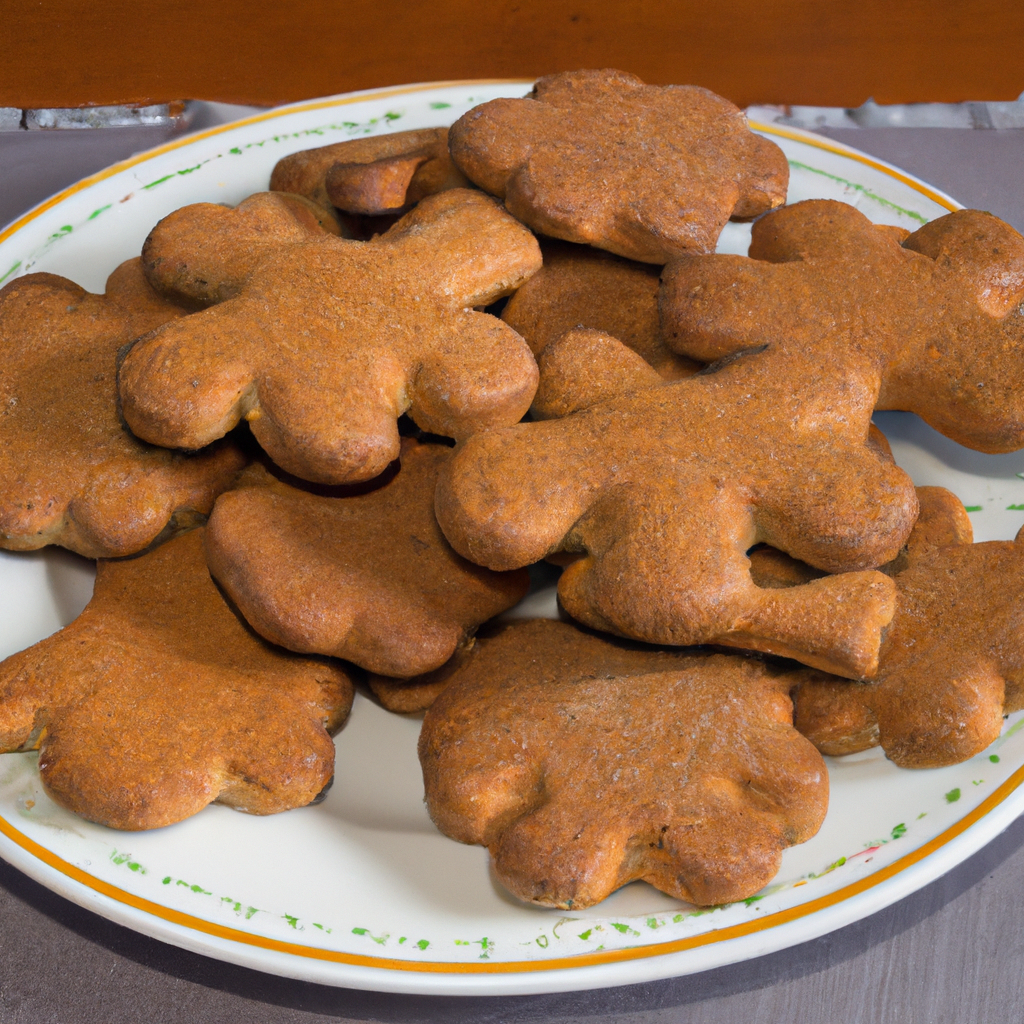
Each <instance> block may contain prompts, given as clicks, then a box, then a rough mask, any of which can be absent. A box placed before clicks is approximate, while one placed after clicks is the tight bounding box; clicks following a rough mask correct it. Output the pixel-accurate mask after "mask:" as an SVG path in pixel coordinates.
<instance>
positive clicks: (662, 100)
mask: <svg viewBox="0 0 1024 1024" xmlns="http://www.w3.org/2000/svg"><path fill="white" fill-rule="evenodd" d="M449 146H450V149H451V154H452V157H453V159H454V160H455V163H456V164H457V165H458V166H459V168H460V169H461V170H462V172H463V173H464V174H465V175H466V176H467V177H468V178H469V179H470V180H471V181H473V182H475V183H476V184H477V185H479V186H480V187H481V188H483V189H485V190H486V191H488V192H490V193H491V194H492V195H496V196H499V197H501V198H502V199H504V201H505V205H506V207H507V208H508V211H509V212H510V213H511V214H512V215H513V216H515V217H518V218H519V219H520V220H521V221H522V222H523V223H524V224H528V225H529V226H530V227H532V228H533V229H534V230H535V231H538V232H540V233H541V234H544V235H550V236H552V237H554V238H561V239H564V240H565V241H568V242H583V243H586V244H588V245H594V246H597V247H598V248H599V249H607V250H608V251H609V252H614V253H617V254H618V255H620V256H626V257H628V258H630V259H634V260H640V261H642V262H645V263H666V262H667V261H668V260H670V259H672V257H674V256H679V255H681V254H683V253H689V252H712V251H713V250H714V248H715V244H716V242H717V241H718V236H719V234H720V233H721V231H722V228H723V227H724V226H725V223H726V221H728V219H729V218H730V217H732V216H735V217H756V216H758V215H759V214H761V213H764V212H765V211H766V210H770V209H772V207H775V206H779V205H781V204H782V203H783V202H785V199H786V187H787V185H788V183H789V165H788V164H787V162H786V158H785V156H784V155H783V153H782V150H781V149H779V147H778V146H776V145H775V144H774V143H773V142H769V141H768V140H767V139H763V138H761V137H760V136H758V135H755V134H754V133H753V132H751V131H750V129H749V128H748V126H747V121H746V118H745V117H744V115H743V112H742V111H741V110H739V109H738V108H737V107H734V106H733V105H732V104H731V103H730V102H729V101H728V100H724V99H722V98H721V97H720V96H716V95H715V94H714V93H712V92H709V91H708V90H707V89H700V88H698V87H696V86H679V85H670V86H653V85H644V83H643V82H641V81H640V79H638V78H635V77H634V76H633V75H628V74H626V73H625V72H622V71H611V70H604V71H571V72H566V73H564V74H559V75H549V76H548V77H546V78H541V79H539V80H538V81H537V83H536V85H535V86H534V88H533V91H532V92H531V93H530V95H529V96H527V97H525V98H524V99H498V100H491V101H490V102H489V103H484V104H481V105H480V106H479V107H475V108H474V109H473V110H471V111H469V113H467V114H464V115H463V116H462V117H461V118H459V120H458V121H456V122H455V124H454V125H452V127H451V129H450V132H449Z"/></svg>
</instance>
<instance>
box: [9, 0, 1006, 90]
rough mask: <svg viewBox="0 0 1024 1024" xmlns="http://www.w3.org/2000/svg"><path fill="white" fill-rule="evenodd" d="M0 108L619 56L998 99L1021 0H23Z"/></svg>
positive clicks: (762, 80)
mask: <svg viewBox="0 0 1024 1024" xmlns="http://www.w3.org/2000/svg"><path fill="white" fill-rule="evenodd" d="M0 60H2V64H0V67H3V73H2V75H0V106H12V107H22V108H37V107H54V106H84V105H94V104H112V103H155V102H166V101H168V100H173V99H206V100H219V101H222V102H230V103H251V104H275V103H281V102H285V101H291V100H299V99H304V98H308V97H311V96H319V95H329V94H332V93H336V92H343V91H348V90H352V89H365V88H372V87H375V86H383V85H394V84H403V83H407V82H416V81H432V80H439V79H456V78H503V77H531V76H535V75H541V74H546V73H549V72H552V71H559V70H566V69H571V68H576V67H619V68H623V69H625V70H629V71H632V72H633V73H635V74H638V75H639V76H640V77H641V78H643V79H645V80H646V81H649V82H652V83H668V82H677V83H695V84H699V85H704V86H707V87H709V88H711V89H714V90H715V91H716V92H719V93H721V94H723V95H725V96H727V97H728V98H729V99H731V100H733V101H734V102H736V103H738V104H741V105H746V104H749V103H755V102H770V103H794V104H816V105H827V106H857V105H859V104H860V103H862V102H864V101H865V100H866V99H868V98H869V97H873V98H874V99H875V100H877V101H878V102H879V103H909V102H918V101H925V100H932V101H946V102H957V101H961V100H1008V99H1014V98H1016V97H1017V96H1018V94H1020V93H1021V91H1022V90H1024V4H1016V3H1012V4H1008V3H1006V2H1005V0H961V2H959V3H957V4H955V5H954V4H952V3H944V4H934V3H928V2H925V0H902V2H900V3H892V2H888V0H862V2H861V3H859V4H837V3H828V2H821V0H717V2H715V3H714V4H709V3H708V2H707V0H589V2H588V0H489V2H486V0H485V2H481V0H446V2H445V3H443V4H438V3H426V2H424V0H274V2H269V3H265V4H261V5H253V4H249V3H244V2H243V0H206V2H201V0H178V2H176V3H173V4H169V3H160V2H157V0H132V2H130V3H129V2H128V0H106V2H104V3H102V4H100V3H98V2H97V0H34V2H32V3H27V2H22V3H12V4H7V5H5V9H4V15H3V23H2V26H0Z"/></svg>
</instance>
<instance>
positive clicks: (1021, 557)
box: [794, 487, 1024, 768]
mask: <svg viewBox="0 0 1024 1024" xmlns="http://www.w3.org/2000/svg"><path fill="white" fill-rule="evenodd" d="M919 494H920V497H921V518H920V519H919V520H918V525H917V526H916V527H915V528H914V532H913V533H912V534H911V536H910V542H909V543H908V545H907V549H906V551H905V552H904V553H903V555H902V556H901V558H900V559H899V560H898V561H897V562H896V563H895V564H894V565H893V567H892V569H891V571H892V572H893V573H894V574H895V579H896V586H897V592H898V597H897V602H896V614H895V615H894V616H893V620H892V624H891V625H890V627H889V629H888V632H887V633H886V636H885V639H884V641H883V643H882V648H881V652H880V655H879V666H878V674H877V676H876V678H875V679H874V680H873V681H871V682H870V683H850V682H847V681H845V680H829V679H827V678H825V677H820V676H819V677H817V678H813V677H812V678H810V679H808V680H807V681H806V682H804V683H803V684H802V685H801V686H800V688H799V689H798V690H797V691H796V693H795V695H794V698H795V701H796V706H797V714H796V724H797V728H799V729H800V731H801V732H802V733H803V734H804V735H806V736H807V737H808V738H809V739H810V740H811V741H812V742H813V743H814V744H815V746H817V747H818V749H819V750H821V751H822V752H823V753H826V754H847V753H852V752H853V751H857V750H864V749H866V748H868V747H873V746H878V745H879V744H880V745H881V746H882V748H883V749H884V750H885V753H886V756H887V757H889V758H890V759H891V760H893V761H895V762H896V764H898V765H900V766H902V767H904V768H937V767H940V766H942V765H949V764H957V763H958V762H960V761H965V760H967V759H968V758H970V757H973V756H974V755H975V754H977V753H980V752H981V751H982V750H984V749H985V747H987V746H988V745H989V744H990V743H991V742H992V741H993V740H995V739H996V738H997V737H998V736H999V731H1000V728H1001V726H1002V718H1003V714H1004V713H1009V712H1011V711H1019V710H1021V708H1024V530H1021V532H1020V533H1019V534H1018V535H1017V539H1016V541H1015V542H1009V541H989V542H987V543H984V544H972V543H971V524H970V520H969V519H968V517H967V513H966V512H965V511H964V508H963V505H961V504H960V502H959V501H958V500H957V499H956V498H955V497H954V496H953V495H952V494H950V493H949V492H948V491H945V490H943V489H942V488H940V487H922V488H920V489H919Z"/></svg>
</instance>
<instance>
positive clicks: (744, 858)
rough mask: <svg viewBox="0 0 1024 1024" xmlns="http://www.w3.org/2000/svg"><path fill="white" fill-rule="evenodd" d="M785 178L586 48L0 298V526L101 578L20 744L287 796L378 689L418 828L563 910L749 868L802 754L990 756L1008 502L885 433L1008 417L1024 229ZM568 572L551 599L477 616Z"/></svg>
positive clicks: (689, 102)
mask: <svg viewBox="0 0 1024 1024" xmlns="http://www.w3.org/2000/svg"><path fill="white" fill-rule="evenodd" d="M787 183H788V166H787V163H786V159H785V157H784V156H783V154H782V152H781V151H780V150H779V149H778V147H776V146H775V145H774V144H772V143H771V142H769V141H767V140H765V139H763V138H761V137H759V136H756V135H754V134H753V133H752V132H750V130H749V128H748V127H747V125H746V121H745V119H744V116H743V114H742V112H741V111H739V110H738V109H737V108H735V107H733V106H732V105H731V104H729V103H728V102H727V101H725V100H723V99H721V98H719V97H717V96H714V95H713V94H711V93H709V92H707V91H706V90H703V89H699V88H696V87H681V86H670V87H654V86H647V85H644V84H643V83H642V82H640V81H639V80H638V79H636V78H634V77H632V76H630V75H627V74H625V73H622V72H618V71H579V72H572V73H566V74H559V75H553V76H550V77H548V78H544V79H541V80H540V81H539V82H537V84H536V86H535V88H534V90H533V92H532V93H530V95H529V96H527V97H525V98H523V99H508V100H495V101H492V102H490V103H485V104H483V105H481V106H479V107H477V108H475V109H474V110H472V111H470V112H469V113H468V114H466V115H465V116H464V117H462V118H461V119H460V120H459V121H457V122H456V123H455V124H454V125H453V126H452V128H451V129H450V130H449V129H434V130H428V131H412V132H402V133H397V134H393V135H387V136H381V137H376V138H364V139H359V140H354V141H349V142H343V143H339V144H336V145H333V146H326V147H323V148H321V149H315V150H308V151H305V152H301V153H297V154H295V155H293V156H290V157H288V158H286V159H284V160H282V161H281V162H280V163H279V164H278V165H277V167H276V168H275V170H274V173H273V176H272V178H271V181H270V183H269V184H270V190H269V191H267V192H263V193H259V194H256V195H254V196H251V197H249V198H248V199H246V200H245V201H244V202H242V203H241V204H240V205H239V206H237V207H236V208H234V209H227V208H224V207H221V206H216V205H212V204H196V205H193V206H187V207H184V208H182V209H180V210H178V211H176V212H175V213H172V214H171V215H170V216H168V217H166V218H164V219H163V220H162V221H161V222H160V223H159V224H157V225H156V226H155V227H154V228H153V230H152V232H151V233H150V235H149V237H148V238H147V240H146V243H145V246H144V248H143V251H142V254H141V257H140V258H137V259H134V260H130V261H128V262H127V263H125V264H123V265H122V266H121V267H119V268H118V269H117V270H116V271H115V272H114V273H113V274H112V275H111V277H110V280H109V281H108V284H107V288H106V292H105V293H104V294H103V295H91V294H88V293H86V292H84V291H83V290H82V289H80V288H78V287H77V286H76V285H74V284H72V283H71V282H69V281H66V280H63V279H61V278H57V277H54V276H52V275H47V274H34V275H29V276H26V277H22V278H20V279H18V280H16V281H14V282H13V283H12V284H9V285H8V286H7V287H6V288H4V289H3V290H2V291H0V344H2V345H3V348H4V353H5V358H4V360H3V364H2V367H3V368H2V369H0V409H2V410H3V418H2V420H0V467H2V473H0V481H2V482H0V546H3V547H5V548H8V549H11V550H32V549H35V548H39V547H41V546H43V545H45V544H60V545H63V546H64V547H67V548H70V549H71V550H73V551H77V552H79V553H81V554H84V555H87V556H89V557H92V558H98V559H100V565H99V572H98V575H97V581H96V589H95V595H94V597H93V599H92V601H91V602H90V604H89V606H88V607H87V608H86V610H85V611H84V612H83V614H82V615H81V616H80V617H79V618H78V619H77V620H76V621H75V622H74V623H72V624H71V625H70V626H68V627H67V628H66V629H64V630H62V631H60V632H59V633H57V634H55V635H54V636H52V637H50V638H48V639H47V640H44V641H42V642H41V643H39V644H37V645H35V646H34V647H32V648H29V649H28V650H27V651H23V652H21V653H20V654H17V655H14V656H13V657H11V658H8V659H7V661H5V662H3V663H2V664H0V747H2V749H3V750H7V751H11V750H31V749H38V750H39V752H40V757H39V770H40V775H41V778H42V780H43V783H44V784H45V786H46V788H47V790H48V791H49V792H50V794H51V795H52V796H53V798H54V799H55V800H56V801H57V802H59V803H61V804H62V805H63V806H65V807H68V808H70V809H71V810H73V811H76V812H77V813H79V814H81V815H83V816H85V817H87V818H89V819H90V820H93V821H97V822H100V823H102V824H106V825H110V826H112V827H115V828H122V829H139V828H151V827H156V826H160V825H165V824H169V823H171V822H174V821H179V820H181V819H182V818H184V817H186V816H188V815H190V814H193V813H195V812H196V811H198V810H199V809H201V808H202V807H203V806H205V805H206V804H208V803H210V802H211V801H214V800H219V801H221V802H224V803H228V804H231V805H232V806H235V807H238V808H239V809H241V810H246V811H249V812H251V813H258V814H266V813H272V812H274V811H278V810H282V809H285V808H291V807H299V806H303V805H306V804H309V803H311V802H315V801H316V800H317V799H320V798H321V797H322V796H323V795H324V793H325V792H326V788H327V787H328V786H329V784H330V781H331V777H332V768H333V745H332V741H331V735H332V734H333V733H336V732H337V731H338V730H339V729H340V728H341V726H342V724H343V723H344V721H345V718H346V716H347V714H348V710H349V707H350V706H351V702H352V699H353V688H354V684H356V683H359V682H360V681H365V683H366V684H367V685H368V686H369V688H370V689H371V690H372V692H373V694H374V695H375V696H376V698H377V699H378V700H380V702H381V703H382V704H383V705H384V706H385V707H387V708H389V709H391V710H395V711H399V712H425V716H424V723H423V729H422V733H421V738H420V748H419V750H420V759H421V762H422V766H423V775H424V782H425V789H426V800H427V806H428V809H429V811H430V814H431V816H432V818H433V819H434V821H435V822H436V824H437V825H438V827H439V828H440V829H441V830H442V831H443V832H444V833H446V834H447V835H449V836H451V837H453V838H455V839H457V840H460V841H462V842H468V843H479V844H483V845H485V846H487V847H488V848H489V849H490V851H491V854H492V857H493V861H494V867H495V870H496V873H497V875H498V877H499V878H500V879H501V881H502V882H503V883H504V884H505V885H506V886H507V887H508V888H509V889H510V890H511V891H512V892H513V893H515V894H516V895H518V896H519V897H521V898H522V899H525V900H530V901H533V902H535V903H538V904H541V905H545V906H556V907H565V908H576V909H579V908H582V907H585V906H589V905H591V904H593V903H595V902H597V901H599V900H601V899H603V898H604V897H606V896H607V895H608V894H609V893H611V892H613V891H614V890H615V889H617V888H618V887H620V886H622V885H623V884H625V883H627V882H630V881H633V880H635V879H644V880H646V881H648V882H650V883H652V884H653V885H655V886H657V887H658V888H659V889H661V890H662V891H664V892H666V893H669V894H671V895H673V896H676V897H679V898H681V899H684V900H688V901H691V902H693V903H696V904H700V905H711V904H718V903H723V902H728V901H732V900H737V899H742V898H745V897H747V896H749V895H751V894H753V893H754V892H756V891H757V890H759V889H760V888H762V887H763V886H764V885H765V884H766V883H767V882H768V881H769V880H770V879H771V878H772V876H773V875H774V874H775V872H776V871H777V870H778V866H779V859H780V856H781V853H782V851H783V849H784V848H785V847H787V846H789V845H792V844H794V843H799V842H802V841H804V840H806V839H808V838H809V837H810V836H812V835H813V834H814V833H815V832H816V831H817V829H818V827H819V826H820V824H821V822H822V820H823V818H824V815H825V811H826V808H827V804H828V774H827V770H826V767H825V763H824V761H823V760H822V756H821V754H822V753H827V754H843V753H848V752H852V751H856V750H863V749H866V748H868V747H871V746H875V745H881V746H882V747H883V748H884V750H885V752H886V754H887V755H888V756H889V757H890V758H892V759H893V760H894V761H895V762H896V763H897V764H899V765H902V766H906V767H930V766H938V765H944V764H952V763H956V762H958V761H961V760H964V759H966V758H969V757H972V756H973V755H974V754H976V753H978V752H979V751H980V750H982V749H984V747H985V746H986V745H987V744H988V743H990V742H991V741H992V740H993V739H994V738H995V737H996V736H997V735H998V733H999V728H1000V724H1001V721H1002V717H1003V715H1004V714H1006V713H1007V712H1009V711H1011V710H1017V709H1019V708H1022V707H1024V643H1022V641H1024V610H1022V609H1024V601H1021V600H1020V599H1018V592H1021V591H1024V531H1022V535H1021V536H1018V538H1017V541H1016V542H1015V543H989V544H972V542H971V540H972V538H971V530H970V523H969V521H968V519H967V516H966V513H965V511H964V509H963V506H962V505H961V504H960V503H959V501H957V499H956V498H955V497H954V496H953V495H951V494H949V493H948V492H946V491H943V490H941V489H939V488H920V489H915V487H914V486H913V484H912V482H911V481H910V479H909V477H908V476H907V475H906V474H905V473H904V472H903V471H902V470H901V469H900V468H899V467H898V466H897V465H896V464H895V462H894V460H893V458H892V454H891V452H890V450H889V447H888V444H887V443H886V440H885V438H884V437H883V436H882V435H881V433H880V432H879V431H878V430H877V428H875V427H874V426H873V424H872V422H871V417H872V414H873V413H874V411H875V410H876V409H903V410H908V411H912V412H916V413H918V414H919V415H920V416H921V417H923V418H924V419H925V420H926V421H927V422H929V423H930V424H931V425H932V426H934V427H935V428H936V429H938V430H939V431H941V432H942V433H944V434H945V435H946V436H948V437H951V438H953V439H954V440H956V441H958V442H959V443H961V444H964V445H967V446H969V447H971V448H974V449H976V450H979V451H986V452H996V451H1013V450H1017V449H1019V448H1022V447H1024V306H1022V302H1024V238H1021V236H1020V235H1018V234H1017V233H1016V232H1015V231H1014V230H1013V229H1012V228H1010V227H1008V226H1007V225H1005V224H1003V223H1002V222H1000V221H998V220H997V219H996V218H994V217H992V216H991V215H989V214H985V213H980V212H978V211H959V212H957V213H953V214H950V215H949V216H946V217H942V218H939V219H938V220H936V221H933V222H931V223H929V224H927V225H926V226H924V227H923V228H921V229H920V230H918V231H916V232H914V233H913V234H910V233H909V232H906V231H903V230H899V229H896V228H892V227H881V226H877V225H874V224H872V223H870V222H869V221H868V220H867V219H866V218H865V217H863V216H862V215H861V214H860V213H858V212H857V211H856V210H855V209H853V208H852V207H849V206H845V205H844V204H841V203H837V202H831V201H823V200H821V201H819V200H814V201H808V202H803V203H797V204H795V205H793V206H785V205H783V204H784V203H785V199H786V189H787ZM730 217H732V218H741V219H754V220H755V223H754V225H753V235H752V243H751V247H750V254H749V256H748V257H739V256H724V255H716V254H714V249H715V245H716V242H717V239H718V236H719V234H720V232H721V230H722V228H723V227H724V225H725V223H726V222H727V220H728V219H729V218H730ZM55 421H56V424H57V426H58V428H59V429H60V431H61V433H62V436H63V438H64V440H63V444H62V462H61V463H60V464H56V463H55V461H54V459H53V458H52V455H51V453H50V450H49V448H48V445H49V438H50V437H52V433H53V428H54V423H55ZM243 421H244V422H243ZM44 445H46V446H47V448H46V449H44V448H43V446H44ZM453 445H454V447H453ZM543 560H546V561H548V562H550V563H554V564H555V565H558V566H561V567H562V571H561V576H560V578H559V583H558V594H559V599H560V603H561V606H562V609H563V611H564V617H563V620H562V621H554V620H526V621H515V622H511V623H507V622H506V623H502V622H501V621H500V620H499V621H498V622H494V621H492V620H494V619H495V618H496V617H497V616H500V615H501V613H502V612H504V611H506V610H508V609H509V608H511V607H512V606H514V605H515V604H516V603H517V602H519V601H520V600H521V599H522V598H523V597H524V596H525V594H526V592H527V590H528V587H529V575H528V572H527V570H528V567H530V566H531V565H533V564H535V563H539V562H541V561H543ZM994 577H998V578H999V579H1000V580H1001V581H1002V585H1001V586H1000V587H994V586H991V585H988V586H985V585H983V583H982V582H981V581H984V580H988V581H991V580H992V579H993V578H994ZM967 593H971V595H972V598H971V609H970V612H969V613H968V612H967V611H966V610H965V604H966V600H965V597H964V595H965V594H967ZM1019 596H1020V597H1024V593H1020V595H1019ZM343 740H344V737H342V738H341V740H340V741H341V742H343ZM351 784H353V785H355V784H358V782H357V781H355V780H354V781H353V782H352V783H351Z"/></svg>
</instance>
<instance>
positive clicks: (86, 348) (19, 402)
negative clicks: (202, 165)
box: [0, 259, 244, 558]
mask: <svg viewBox="0 0 1024 1024" xmlns="http://www.w3.org/2000/svg"><path fill="white" fill-rule="evenodd" d="M185 312H186V310H184V309H183V308H181V307H180V306H178V305H175V304H174V303H172V302H169V301H167V300H165V299H163V298H161V297H160V296H158V295H157V294H156V293H154V292H153V290H152V289H151V288H150V287H149V285H148V284H147V283H146V279H145V278H144V277H143V274H142V270H141V268H140V266H139V261H138V260H137V259H134V260H129V261H128V262H127V263H123V264H122V265H121V266H120V267H118V268H117V270H115V271H114V273H113V274H111V276H110V279H109V280H108V281H107V288H106V292H105V294H103V295H93V294H90V293H89V292H86V291H85V290H83V289H82V288H80V287H79V286H78V285H76V284H74V283H73V282H71V281H68V280H66V279H64V278H61V277H56V276H54V275H53V274H30V275H28V276H26V277H22V278H18V279H17V280H15V281H13V282H12V283H11V284H9V285H7V287H6V288H4V289H3V291H2V292H0V349H2V351H3V359H2V360H0V547H3V548H8V549H14V550H21V551H25V550H32V549H35V548H40V547H43V546H44V545H46V544H59V545H62V546H63V547H66V548H70V549H71V550H72V551H77V552H78V553H79V554H81V555H87V556H89V557H92V558H103V557H111V556H117V555H127V554H131V553H133V552H136V551H139V550H141V549H142V548H144V547H146V545H148V544H150V543H151V542H152V541H153V540H154V539H155V538H156V537H157V536H158V535H159V534H160V533H161V532H162V531H163V530H165V529H170V530H173V529H175V528H179V527H181V526H183V525H186V524H189V523H191V522H192V521H194V520H195V518H196V516H197V515H203V514H205V513H207V512H209V510H210V507H211V506H212V505H213V500H214V498H215V497H216V496H217V494H218V493H219V492H220V491H222V490H223V489H224V488H225V487H227V486H228V485H229V484H230V483H231V480H232V479H233V478H234V475H235V473H236V472H237V471H238V470H239V469H240V468H241V467H242V465H243V464H244V458H243V456H242V454H241V453H240V452H239V451H238V450H237V449H236V448H235V447H233V446H231V445H227V444H222V445H220V446H218V447H217V448H216V449H215V450H212V451H207V452H201V453H199V454H196V455H185V454H182V453H180V452H173V451H168V450H167V449H164V448H155V447H153V446H152V445H150V444H145V443H143V442H142V441H140V440H138V438H136V437H134V436H133V435H132V434H130V433H129V432H128V431H127V430H126V429H125V427H124V424H123V423H122V422H121V419H120V417H119V416H118V412H117V388H116V384H115V380H116V374H117V365H116V360H117V351H118V349H119V348H120V347H121V346H122V345H124V344H125V343H126V342H128V341H130V340H131V339H132V338H134V337H137V336H138V335H139V334H141V333H143V332H145V331H149V330H151V329H153V328H154V327H157V326H159V325H160V324H164V323H168V322H170V321H173V320H177V319H179V318H180V317H182V316H183V315H184V314H185Z"/></svg>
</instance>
